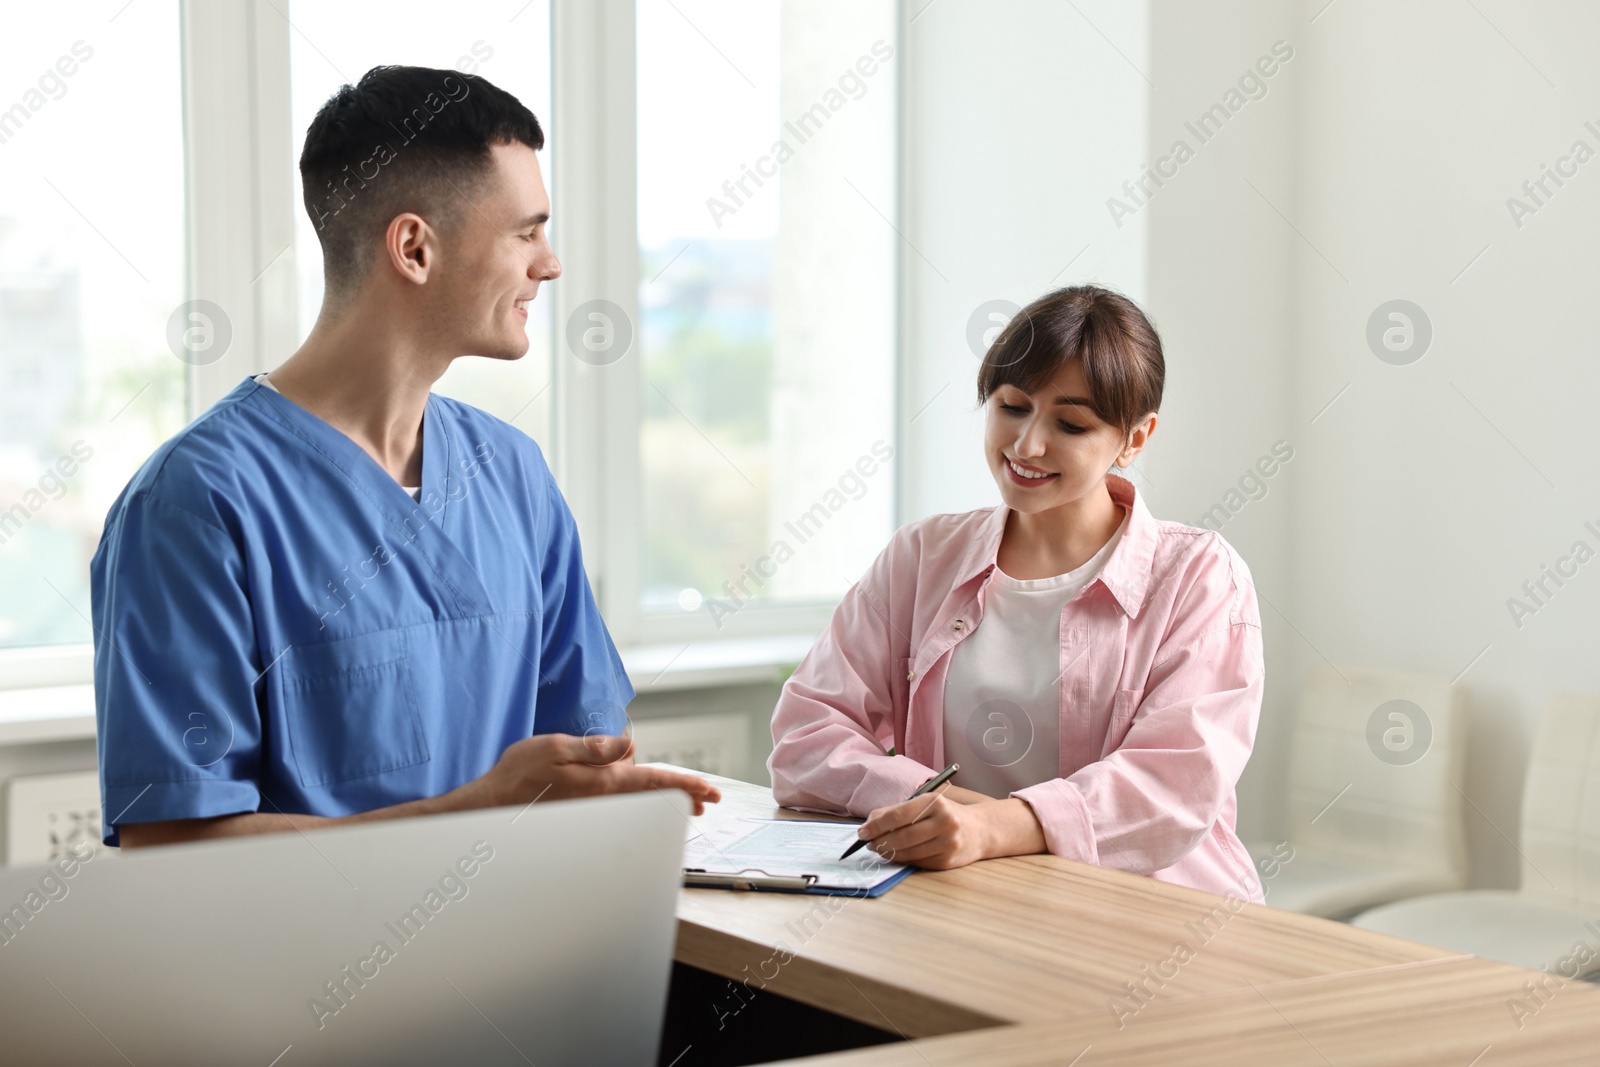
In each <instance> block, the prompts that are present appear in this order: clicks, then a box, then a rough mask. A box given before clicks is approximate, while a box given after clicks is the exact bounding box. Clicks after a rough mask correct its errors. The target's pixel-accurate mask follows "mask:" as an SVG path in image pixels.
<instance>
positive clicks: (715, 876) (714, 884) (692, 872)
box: [683, 867, 817, 892]
mask: <svg viewBox="0 0 1600 1067" xmlns="http://www.w3.org/2000/svg"><path fill="white" fill-rule="evenodd" d="M752 872H754V873H753V874H752ZM683 884H684V885H686V886H698V887H701V888H707V889H788V890H791V891H800V892H804V891H806V890H807V889H810V888H811V887H812V886H814V885H816V884H817V876H816V875H814V874H796V875H788V874H769V873H768V872H767V871H764V870H762V869H761V868H760V867H745V868H742V869H741V870H738V871H734V872H732V873H723V872H715V873H713V872H710V871H707V870H706V869H705V868H704V867H688V868H685V869H684V872H683Z"/></svg>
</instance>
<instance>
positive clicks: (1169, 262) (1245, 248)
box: [1139, 0, 1320, 839]
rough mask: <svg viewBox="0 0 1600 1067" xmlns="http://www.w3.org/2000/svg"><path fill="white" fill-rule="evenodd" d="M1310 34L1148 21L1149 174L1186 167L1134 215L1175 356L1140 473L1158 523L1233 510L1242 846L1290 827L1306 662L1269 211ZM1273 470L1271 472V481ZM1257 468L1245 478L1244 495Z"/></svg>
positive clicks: (1188, 17) (1234, 18) (1279, 22)
mask: <svg viewBox="0 0 1600 1067" xmlns="http://www.w3.org/2000/svg"><path fill="white" fill-rule="evenodd" d="M1303 29H1304V26H1303V19H1302V16H1300V14H1299V12H1298V11H1297V10H1296V8H1295V7H1294V6H1292V5H1287V4H1282V3H1269V2H1263V3H1254V4H1242V3H1230V4H1206V5H1195V4H1178V3H1168V2H1159V0H1158V2H1157V3H1156V5H1155V9H1154V12H1153V14H1152V18H1151V46H1150V47H1151V67H1152V75H1151V76H1152V78H1153V80H1155V82H1156V89H1155V91H1154V92H1153V93H1152V99H1151V116H1150V138H1149V147H1148V150H1147V153H1146V161H1147V162H1149V163H1151V164H1152V165H1155V164H1156V163H1157V162H1159V161H1160V160H1161V158H1162V157H1163V156H1169V155H1171V154H1172V152H1173V145H1174V143H1175V142H1177V141H1180V140H1181V141H1182V142H1184V143H1185V144H1186V145H1187V146H1188V148H1189V149H1190V150H1192V151H1193V156H1192V157H1191V158H1189V159H1188V160H1187V162H1184V163H1182V164H1176V161H1175V160H1174V162H1173V163H1164V164H1162V168H1163V169H1164V170H1166V171H1168V172H1169V173H1170V172H1171V170H1172V169H1173V167H1174V165H1176V169H1177V174H1176V175H1175V176H1174V177H1171V178H1169V179H1165V184H1164V185H1162V186H1161V187H1160V188H1159V189H1157V190H1156V191H1155V194H1154V196H1153V197H1151V198H1150V200H1149V202H1148V206H1147V207H1145V208H1142V209H1141V210H1140V216H1139V217H1141V218H1142V217H1145V216H1146V215H1148V218H1149V226H1150V252H1149V255H1150V301H1149V304H1148V305H1147V309H1148V310H1149V312H1150V314H1151V316H1152V317H1153V318H1154V320H1155V324H1156V328H1157V330H1159V331H1160V333H1161V336H1162V342H1163V345H1164V347H1165V352H1166V357H1167V389H1166V396H1165V399H1164V401H1163V404H1162V411H1161V420H1160V423H1159V424H1158V427H1157V432H1156V435H1155V437H1154V438H1153V439H1152V444H1151V448H1150V451H1149V460H1148V462H1147V464H1146V469H1147V473H1148V477H1149V480H1150V481H1151V482H1153V483H1154V484H1153V485H1152V486H1150V487H1149V489H1148V494H1149V497H1150V500H1151V505H1152V509H1153V510H1154V511H1155V513H1156V514H1157V515H1160V516H1162V517H1164V518H1170V519H1174V520H1177V521H1179V522H1187V523H1198V522H1199V521H1200V520H1201V517H1202V516H1203V515H1205V514H1206V513H1207V512H1208V511H1209V510H1210V509H1211V508H1213V507H1214V506H1216V505H1219V504H1220V505H1222V506H1223V508H1225V509H1226V510H1227V511H1229V512H1232V514H1231V515H1229V516H1228V517H1227V519H1226V521H1224V522H1218V521H1217V519H1213V525H1214V528H1219V529H1220V532H1221V534H1222V535H1223V537H1225V538H1226V539H1227V540H1228V542H1229V543H1230V544H1232V545H1233V546H1234V548H1236V549H1237V550H1238V551H1239V553H1240V555H1241V556H1243V557H1244V559H1245V561H1246V563H1247V564H1249V566H1250V569H1251V574H1252V576H1253V577H1254V579H1255V585H1256V592H1257V595H1258V597H1259V599H1260V601H1261V622H1262V633H1263V639H1264V642H1265V646H1266V656H1267V684H1266V692H1265V695H1264V697H1263V700H1262V715H1261V725H1260V727H1259V730H1258V732H1257V737H1256V749H1255V755H1254V757H1253V758H1252V759H1251V761H1250V765H1249V767H1248V768H1247V769H1246V771H1245V775H1244V778H1243V779H1242V780H1241V782H1240V786H1239V829H1240V831H1241V833H1242V834H1243V836H1244V837H1246V838H1247V839H1249V838H1256V837H1267V836H1276V835H1278V834H1280V833H1281V832H1282V831H1283V829H1284V827H1283V826H1282V825H1280V824H1279V821H1278V815H1279V814H1280V809H1281V805H1280V804H1279V803H1278V802H1277V800H1276V798H1277V797H1279V796H1281V795H1282V793H1283V788H1284V777H1283V761H1284V759H1285V757H1286V756H1287V752H1288V739H1289V737H1288V725H1289V717H1290V715H1291V714H1292V711H1293V701H1294V698H1295V694H1296V692H1297V691H1298V689H1299V685H1300V681H1301V678H1302V676H1303V674H1304V670H1305V666H1306V656H1305V655H1302V650H1301V647H1300V644H1301V642H1300V638H1299V636H1298V635H1297V634H1296V631H1295V626H1294V625H1290V624H1289V622H1287V621H1286V619H1296V618H1297V616H1298V612H1297V611H1296V609H1295V607H1294V606H1293V603H1292V602H1293V592H1294V588H1293V575H1294V571H1293V566H1292V564H1293V551H1292V550H1293V547H1294V546H1293V543H1292V538H1291V536H1290V527H1291V520H1292V516H1293V499H1294V496H1295V494H1296V492H1297V491H1298V488H1299V485H1300V480H1301V477H1302V475H1303V474H1304V469H1305V464H1306V460H1305V451H1306V448H1307V446H1308V444H1309V442H1308V440H1307V431H1308V429H1311V428H1308V427H1307V426H1306V425H1305V420H1304V419H1301V420H1298V421H1297V420H1296V419H1295V418H1294V414H1293V405H1292V404H1291V403H1290V399H1291V381H1292V376H1293V368H1294V365H1295V360H1294V358H1293V347H1292V345H1293V337H1294V312H1295V308H1294V292H1295V291H1294V277H1295V275H1294V268H1295V264H1296V255H1297V251H1296V249H1295V247H1294V245H1295V242H1297V241H1298V240H1299V238H1298V237H1296V236H1295V234H1294V231H1293V230H1292V229H1291V228H1290V227H1289V226H1288V225H1287V224H1285V223H1284V221H1283V219H1282V218H1281V217H1280V216H1279V215H1278V214H1277V211H1282V212H1284V213H1285V214H1288V215H1289V216H1290V217H1291V218H1292V217H1294V215H1295V214H1296V211H1297V207H1296V203H1297V196H1298V191H1297V188H1296V171H1295V163H1294V159H1295V154H1294V145H1295V131H1296V130H1297V128H1298V127H1299V121H1298V116H1297V110H1296V109H1297V94H1298V93H1299V92H1300V91H1301V89H1302V87H1303V83H1304V81H1305V79H1306V74H1307V71H1306V69H1305V68H1306V65H1307V63H1308V58H1307V55H1306V48H1305V46H1304V42H1303V32H1302V31H1303ZM1278 41H1283V42H1284V43H1285V45H1286V46H1287V47H1286V48H1282V47H1281V48H1280V51H1281V52H1292V57H1291V58H1290V59H1289V60H1288V61H1286V62H1284V61H1281V60H1279V59H1278V58H1277V57H1276V56H1273V54H1272V48H1273V45H1274V43H1275V42H1278ZM1263 56H1267V57H1270V61H1269V62H1266V63H1264V64H1263V65H1262V69H1269V70H1273V74H1272V75H1271V76H1263V75H1261V74H1260V71H1259V70H1258V69H1257V68H1256V66H1255V65H1256V63H1257V62H1258V61H1259V60H1261V58H1262V57H1263ZM1247 71H1255V73H1256V76H1257V79H1258V80H1259V84H1260V86H1261V88H1258V89H1253V90H1251V91H1253V92H1254V93H1255V94H1257V95H1258V96H1259V98H1258V99H1250V93H1249V92H1245V91H1240V93H1239V96H1237V97H1233V98H1231V99H1230V98H1229V97H1228V92H1229V90H1239V81H1240V79H1241V77H1242V76H1243V75H1244V74H1245V73H1246V72H1247ZM1241 100H1242V101H1243V102H1242V103H1239V101H1241ZM1218 103H1221V104H1222V105H1223V106H1224V107H1227V105H1228V104H1229V103H1235V104H1236V106H1238V108H1239V109H1238V111H1237V112H1234V113H1231V115H1230V117H1229V118H1228V120H1227V121H1226V123H1225V124H1223V125H1222V128H1221V129H1220V130H1219V131H1216V132H1214V133H1213V132H1208V131H1209V127H1208V128H1203V129H1200V132H1201V133H1203V134H1205V135H1206V138H1207V139H1206V140H1205V141H1204V142H1202V141H1201V140H1200V138H1199V137H1198V136H1197V135H1196V134H1195V133H1194V132H1192V131H1191V130H1190V128H1189V126H1195V127H1196V128H1200V127H1199V126H1198V119H1199V117H1200V116H1201V115H1202V114H1204V113H1206V112H1207V111H1208V109H1209V108H1210V107H1211V106H1212V105H1214V104H1218ZM1186 123H1187V124H1188V125H1186ZM1252 185H1253V186H1254V188H1252ZM1256 190H1259V192H1257V191H1256ZM1263 197H1265V198H1266V199H1265V200H1264V199H1263ZM1268 200H1270V202H1271V203H1270V205H1269V203H1268V202H1267V201H1268ZM1274 206H1275V207H1276V209H1277V211H1274ZM1319 425H1320V420H1319ZM1280 441H1281V442H1283V448H1282V449H1280V451H1286V450H1289V449H1292V450H1293V458H1292V459H1290V460H1288V461H1287V462H1286V463H1280V464H1278V465H1277V467H1276V470H1275V472H1274V473H1273V474H1272V475H1271V477H1267V478H1262V477H1260V471H1259V469H1258V468H1257V467H1256V464H1257V463H1258V462H1259V461H1260V460H1261V459H1262V458H1263V457H1270V459H1271V460H1276V458H1277V457H1275V456H1273V455H1272V450H1273V447H1274V446H1275V445H1277V444H1278V442H1280ZM1273 466H1274V464H1273V462H1270V461H1269V462H1268V463H1267V464H1266V469H1272V468H1273ZM1252 472H1254V474H1255V475H1256V477H1255V479H1254V480H1247V481H1245V485H1244V487H1243V488H1242V489H1241V485H1240V483H1241V480H1242V479H1247V476H1249V475H1251V474H1252ZM1230 493H1237V495H1235V496H1231V497H1230ZM1252 497H1254V498H1255V499H1252ZM1216 514H1218V516H1219V518H1220V514H1221V513H1216ZM1296 625H1298V621H1297V622H1296Z"/></svg>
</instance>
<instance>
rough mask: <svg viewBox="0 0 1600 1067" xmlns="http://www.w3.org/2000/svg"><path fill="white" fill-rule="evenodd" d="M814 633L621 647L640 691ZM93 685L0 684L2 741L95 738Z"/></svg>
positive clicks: (776, 673)
mask: <svg viewBox="0 0 1600 1067" xmlns="http://www.w3.org/2000/svg"><path fill="white" fill-rule="evenodd" d="M815 640H816V638H815V636H814V635H811V634H786V635H782V636H776V637H752V638H742V639H739V640H734V641H695V642H689V643H686V644H682V645H642V646H639V647H637V648H629V649H623V650H622V663H623V666H624V667H626V668H627V671H628V680H629V681H630V682H632V683H633V687H634V689H636V690H637V691H638V692H639V694H640V695H641V696H643V695H646V694H650V693H669V692H676V691H681V690H684V689H710V688H715V687H719V686H726V685H760V684H763V683H766V684H777V683H778V682H781V681H782V680H783V678H784V677H785V675H786V674H787V673H788V671H789V669H790V668H792V667H793V666H794V665H795V664H796V663H799V662H800V660H801V658H802V657H803V656H805V654H806V652H807V651H808V650H809V649H810V648H811V644H812V642H813V641H815ZM94 736H95V720H94V686H92V685H88V684H84V685H50V686H37V687H32V688H26V689H4V690H0V745H28V744H43V743H46V742H50V741H80V740H91V741H92V740H93V739H94Z"/></svg>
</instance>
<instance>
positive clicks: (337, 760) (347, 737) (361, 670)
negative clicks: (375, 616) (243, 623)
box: [275, 630, 428, 787]
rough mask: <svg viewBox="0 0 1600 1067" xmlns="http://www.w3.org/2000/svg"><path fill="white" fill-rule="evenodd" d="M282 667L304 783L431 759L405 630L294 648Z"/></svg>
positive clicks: (292, 744)
mask: <svg viewBox="0 0 1600 1067" xmlns="http://www.w3.org/2000/svg"><path fill="white" fill-rule="evenodd" d="M275 670H276V671H277V672H279V679H280V682H279V692H280V695H281V699H282V706H283V713H284V723H285V726H286V728H287V730H288V735H289V749H290V752H291V753H292V759H293V760H294V764H295V769H296V773H297V774H298V775H299V777H300V784H301V785H302V786H308V787H309V786H318V785H327V784H329V783H331V782H343V781H348V780H350V779H353V778H365V777H368V776H369V775H374V774H383V773H385V772H387V771H394V770H399V769H400V768H402V767H410V766H413V765H415V764H418V763H423V762H425V761H426V760H427V759H428V743H427V738H426V737H425V736H424V734H423V731H422V715H421V712H420V710H419V708H418V706H417V692H416V686H415V685H414V684H413V683H412V678H411V668H410V665H409V660H408V658H407V649H406V633H405V631H404V630H380V631H378V632H376V633H370V634H362V635H361V636H359V637H348V638H345V639H343V640H339V641H328V642H324V643H322V644H316V645H304V646H300V647H296V648H290V649H289V650H288V651H287V652H285V653H284V655H283V659H282V662H280V663H279V664H278V666H277V668H275Z"/></svg>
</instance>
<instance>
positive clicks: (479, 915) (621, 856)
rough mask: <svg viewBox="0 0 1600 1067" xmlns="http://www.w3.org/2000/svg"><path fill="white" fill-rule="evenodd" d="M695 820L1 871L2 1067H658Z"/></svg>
mask: <svg viewBox="0 0 1600 1067" xmlns="http://www.w3.org/2000/svg"><path fill="white" fill-rule="evenodd" d="M688 810H689V802H688V798H687V797H685V796H684V795H683V794H682V793H680V792H677V791H671V792H649V793H633V794H625V795H621V796H612V797H596V798H591V799H584V800H567V801H560V802H550V801H546V802H544V803H538V804H533V805H531V806H527V807H512V808H494V809H489V810H484V811H472V812H458V813H451V814H448V815H437V816H430V817H426V818H415V819H401V820H393V821H386V822H378V823H373V824H371V825H364V826H355V827H336V828H332V829H327V830H313V831H307V832H304V833H298V832H291V833H280V834H271V835H266V836H263V837H256V838H246V839H240V840H234V841H225V842H209V843H200V844H186V845H174V846H167V847H162V848H151V849H145V850H139V851H133V852H129V853H128V854H127V855H125V856H123V857H121V858H119V859H118V860H117V861H116V862H114V863H113V862H108V861H107V857H105V856H104V855H100V856H97V857H96V856H92V854H91V858H90V859H89V861H88V862H86V863H81V864H77V865H68V866H71V868H72V869H71V874H70V875H68V874H66V873H65V871H66V869H67V868H66V867H64V866H60V865H55V866H49V867H19V868H10V869H7V870H3V871H0V1004H4V1009H3V1014H4V1019H5V1022H4V1027H3V1034H0V1045H3V1046H4V1050H5V1051H4V1059H5V1061H6V1062H8V1063H18V1064H22V1063H26V1064H72V1065H78V1067H84V1065H92V1064H116V1065H118V1067H125V1065H126V1064H128V1063H130V1062H131V1063H135V1064H141V1065H142V1064H207V1065H210V1064H218V1063H245V1064H259V1065H260V1067H302V1065H306V1064H365V1063H374V1064H376V1063H383V1064H409V1063H417V1064H423V1063H427V1064H437V1063H472V1064H502V1063H503V1064H527V1063H530V1062H531V1063H535V1064H538V1065H539V1067H555V1065H561V1064H602V1063H603V1064H618V1065H628V1064H641V1065H648V1064H654V1063H655V1062H656V1055H657V1045H658V1043H659V1040H660V1037H661V1027H662V1021H663V1013H664V1012H665V1009H666V996H667V983H668V978H669V974H670V971H671V965H672V949H673V941H674V937H675V932H676V919H675V911H676V906H677V899H678V889H679V885H680V883H681V879H682V873H683V841H684V835H685V828H686V819H687V812H688ZM102 852H103V850H102ZM85 854H89V853H87V849H85Z"/></svg>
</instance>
